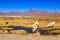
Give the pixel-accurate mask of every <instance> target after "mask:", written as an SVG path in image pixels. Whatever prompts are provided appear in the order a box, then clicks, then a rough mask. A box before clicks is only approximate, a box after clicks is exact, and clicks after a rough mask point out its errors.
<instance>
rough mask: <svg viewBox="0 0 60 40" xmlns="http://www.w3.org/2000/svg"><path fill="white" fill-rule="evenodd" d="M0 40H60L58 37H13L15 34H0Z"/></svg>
mask: <svg viewBox="0 0 60 40" xmlns="http://www.w3.org/2000/svg"><path fill="white" fill-rule="evenodd" d="M0 40H60V35H58V36H52V35H48V36H47V35H41V36H40V37H35V36H32V34H28V35H15V34H0Z"/></svg>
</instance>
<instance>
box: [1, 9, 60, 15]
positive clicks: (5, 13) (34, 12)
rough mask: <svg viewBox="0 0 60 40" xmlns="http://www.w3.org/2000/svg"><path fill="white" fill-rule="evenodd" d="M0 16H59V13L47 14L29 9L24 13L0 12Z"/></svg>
mask: <svg viewBox="0 0 60 40" xmlns="http://www.w3.org/2000/svg"><path fill="white" fill-rule="evenodd" d="M0 16H60V12H57V11H55V12H47V11H38V10H34V9H30V10H27V11H24V12H0Z"/></svg>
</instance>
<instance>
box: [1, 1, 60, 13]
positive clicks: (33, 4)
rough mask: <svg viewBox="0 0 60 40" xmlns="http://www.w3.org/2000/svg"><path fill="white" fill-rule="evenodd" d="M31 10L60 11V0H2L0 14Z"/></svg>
mask: <svg viewBox="0 0 60 40" xmlns="http://www.w3.org/2000/svg"><path fill="white" fill-rule="evenodd" d="M31 8H34V9H36V10H43V11H60V0H0V12H2V11H3V12H11V11H16V12H17V11H25V10H28V9H31Z"/></svg>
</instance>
